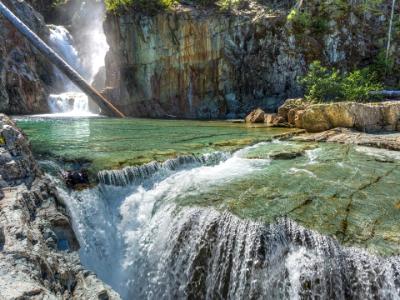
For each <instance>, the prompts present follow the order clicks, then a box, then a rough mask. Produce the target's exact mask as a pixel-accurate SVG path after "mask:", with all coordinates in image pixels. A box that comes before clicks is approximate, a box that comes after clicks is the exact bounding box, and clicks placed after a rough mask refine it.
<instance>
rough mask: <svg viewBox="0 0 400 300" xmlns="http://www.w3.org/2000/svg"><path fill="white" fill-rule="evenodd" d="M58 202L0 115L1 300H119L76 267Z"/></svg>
mask: <svg viewBox="0 0 400 300" xmlns="http://www.w3.org/2000/svg"><path fill="white" fill-rule="evenodd" d="M78 250H79V242H78V240H77V238H76V236H75V233H74V230H73V228H72V225H71V220H70V218H69V216H68V213H67V209H66V207H65V203H64V201H63V199H62V198H61V197H60V196H59V195H58V193H57V190H56V188H55V186H54V184H53V183H52V182H51V181H50V180H49V179H47V178H46V177H44V176H43V174H42V172H41V171H40V169H39V167H38V166H37V164H36V162H35V161H34V159H33V156H32V153H31V150H30V147H29V143H28V141H27V139H26V138H25V136H24V135H23V133H22V132H21V131H20V130H19V129H18V128H17V127H16V126H15V124H14V123H13V122H12V121H11V120H10V119H9V118H7V117H6V116H5V115H2V114H0V298H1V299H119V296H118V295H117V294H116V293H115V292H114V291H112V290H111V288H109V287H108V286H106V285H105V284H104V283H102V282H101V281H100V280H99V279H97V277H96V276H95V275H94V274H93V273H91V272H89V271H87V270H85V269H84V268H83V267H82V266H81V265H80V262H79V256H78V252H77V251H78Z"/></svg>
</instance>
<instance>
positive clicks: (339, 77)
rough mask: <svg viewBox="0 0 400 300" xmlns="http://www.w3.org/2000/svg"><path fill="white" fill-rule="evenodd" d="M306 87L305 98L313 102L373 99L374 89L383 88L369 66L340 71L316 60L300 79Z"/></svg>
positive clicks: (364, 100)
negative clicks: (350, 70)
mask: <svg viewBox="0 0 400 300" xmlns="http://www.w3.org/2000/svg"><path fill="white" fill-rule="evenodd" d="M300 83H301V84H302V85H303V86H304V88H305V98H306V99H307V100H309V101H313V102H327V101H355V102H366V101H369V100H372V98H374V96H372V95H371V92H373V91H379V90H382V85H381V84H380V83H379V82H378V81H377V80H376V75H375V73H374V72H372V71H371V70H370V69H369V68H364V69H362V70H355V71H352V72H350V73H340V72H339V71H338V70H336V69H335V68H332V69H330V68H327V67H324V66H322V65H321V63H320V62H319V61H314V62H313V63H312V64H311V65H310V68H309V71H308V73H307V74H306V75H305V76H304V77H303V78H302V79H301V80H300Z"/></svg>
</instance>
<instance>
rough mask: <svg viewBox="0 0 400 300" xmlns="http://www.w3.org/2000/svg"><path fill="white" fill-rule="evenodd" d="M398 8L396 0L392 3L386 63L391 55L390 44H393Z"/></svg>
mask: <svg viewBox="0 0 400 300" xmlns="http://www.w3.org/2000/svg"><path fill="white" fill-rule="evenodd" d="M395 6H396V0H393V2H392V12H391V14H390V21H389V31H388V40H387V44H386V59H385V61H386V63H388V60H389V55H390V44H391V42H392V27H393V18H394V8H395Z"/></svg>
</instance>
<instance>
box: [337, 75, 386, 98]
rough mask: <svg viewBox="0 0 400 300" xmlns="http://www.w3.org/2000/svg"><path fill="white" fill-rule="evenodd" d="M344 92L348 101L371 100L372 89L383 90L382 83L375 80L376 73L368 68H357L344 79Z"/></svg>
mask: <svg viewBox="0 0 400 300" xmlns="http://www.w3.org/2000/svg"><path fill="white" fill-rule="evenodd" d="M341 86H342V92H343V96H344V99H345V100H347V101H355V102H363V101H366V100H371V98H372V97H373V96H372V95H371V92H372V91H379V90H382V88H383V87H382V85H381V84H380V83H377V81H376V80H375V74H374V73H371V72H370V70H369V69H368V68H365V69H362V70H356V71H353V72H351V73H349V74H348V75H347V76H345V77H343V79H342V84H341Z"/></svg>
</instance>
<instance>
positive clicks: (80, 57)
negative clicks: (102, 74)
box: [48, 7, 108, 116]
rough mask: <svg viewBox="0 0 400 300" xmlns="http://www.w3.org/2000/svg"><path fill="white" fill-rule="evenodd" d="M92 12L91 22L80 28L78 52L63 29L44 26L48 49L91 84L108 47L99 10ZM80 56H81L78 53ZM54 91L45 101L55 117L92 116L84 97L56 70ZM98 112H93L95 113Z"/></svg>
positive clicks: (68, 34) (100, 66)
mask: <svg viewBox="0 0 400 300" xmlns="http://www.w3.org/2000/svg"><path fill="white" fill-rule="evenodd" d="M100 8H101V7H99V8H98V9H96V10H95V11H94V12H92V13H93V14H96V17H94V18H93V20H94V21H93V22H90V23H88V24H90V25H88V26H87V27H88V28H81V31H80V32H81V34H82V35H84V38H83V39H82V38H81V40H83V42H82V41H81V45H80V48H81V49H83V50H82V51H78V50H77V47H76V45H75V41H74V38H73V36H72V35H71V34H70V32H69V31H68V30H67V29H66V28H65V27H64V26H56V25H48V28H49V30H50V45H51V47H52V48H53V49H54V50H55V51H56V52H57V53H58V54H59V55H60V56H61V57H63V58H64V59H65V60H66V62H67V63H68V64H69V65H71V66H72V67H73V68H74V69H75V70H76V71H77V72H78V73H80V75H82V77H83V78H84V79H86V80H87V81H89V82H90V83H92V84H93V81H94V80H95V78H96V74H97V73H98V72H99V70H100V69H101V68H102V67H103V66H104V57H105V55H106V53H107V51H108V44H107V41H106V37H105V35H104V31H103V27H102V20H103V18H102V14H103V10H102V9H100ZM80 52H82V53H80ZM54 73H55V75H56V77H57V81H58V86H57V89H58V90H59V91H60V94H52V95H50V97H49V99H48V104H49V107H50V110H51V112H52V113H53V114H57V116H60V114H61V115H63V116H92V115H94V114H93V112H91V111H90V105H89V99H88V97H87V96H86V95H85V94H84V93H81V92H80V91H79V89H78V88H77V87H76V86H75V85H74V84H73V83H72V82H71V81H70V80H69V79H68V78H66V77H65V76H64V75H63V74H62V73H61V72H60V71H59V70H57V69H55V70H54ZM95 111H96V112H98V110H97V109H95Z"/></svg>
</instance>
